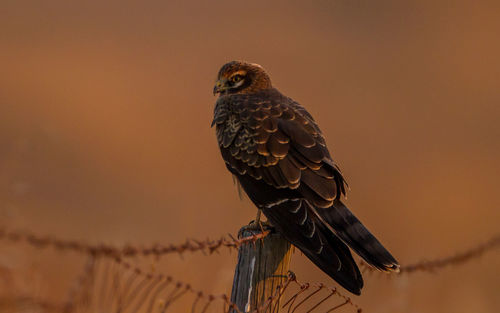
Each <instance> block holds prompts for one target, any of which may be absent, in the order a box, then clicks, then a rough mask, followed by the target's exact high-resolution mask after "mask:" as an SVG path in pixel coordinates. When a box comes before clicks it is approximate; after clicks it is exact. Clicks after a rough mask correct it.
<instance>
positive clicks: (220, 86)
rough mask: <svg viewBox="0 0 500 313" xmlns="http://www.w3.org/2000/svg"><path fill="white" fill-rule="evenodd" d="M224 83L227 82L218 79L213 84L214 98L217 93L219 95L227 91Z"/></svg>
mask: <svg viewBox="0 0 500 313" xmlns="http://www.w3.org/2000/svg"><path fill="white" fill-rule="evenodd" d="M226 82H227V80H226V79H224V78H222V79H219V80H218V81H217V82H215V86H214V96H215V95H216V94H218V93H221V92H223V91H224V90H226V89H227V86H226Z"/></svg>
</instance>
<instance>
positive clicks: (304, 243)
mask: <svg viewBox="0 0 500 313" xmlns="http://www.w3.org/2000/svg"><path fill="white" fill-rule="evenodd" d="M263 212H264V214H265V215H266V217H267V218H268V220H269V221H270V222H271V223H272V224H273V226H274V227H276V229H277V230H278V231H279V232H280V233H281V234H282V235H283V237H285V238H286V239H287V240H288V241H290V242H291V243H292V244H293V245H294V246H296V247H297V248H299V249H300V250H301V251H302V252H303V253H304V254H305V255H306V256H307V257H308V258H309V259H310V260H311V261H312V262H314V264H316V265H317V266H318V267H319V268H320V269H321V270H323V271H324V272H325V273H326V274H328V275H329V276H330V277H332V278H333V279H334V280H335V281H337V282H338V283H339V284H340V285H341V286H342V287H344V288H345V289H347V290H348V291H350V292H352V293H354V294H357V295H359V294H361V288H362V287H363V278H362V276H361V273H360V272H359V269H358V266H357V265H356V262H355V261H354V260H353V258H352V255H351V252H350V250H349V248H348V247H347V246H346V245H345V244H344V243H343V242H342V240H340V239H339V238H338V237H337V236H336V235H335V234H334V233H333V232H332V231H331V230H330V229H328V227H327V226H326V225H324V224H323V222H322V221H321V220H319V219H318V217H317V216H316V214H314V211H313V208H312V207H311V206H310V205H309V204H308V203H307V202H306V201H303V200H299V199H296V200H287V201H285V202H282V203H279V204H276V205H274V206H272V208H263Z"/></svg>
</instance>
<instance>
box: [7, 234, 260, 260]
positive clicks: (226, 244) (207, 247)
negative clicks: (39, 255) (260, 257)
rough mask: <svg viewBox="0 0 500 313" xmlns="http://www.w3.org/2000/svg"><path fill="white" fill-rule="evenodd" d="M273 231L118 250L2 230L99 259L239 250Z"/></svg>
mask: <svg viewBox="0 0 500 313" xmlns="http://www.w3.org/2000/svg"><path fill="white" fill-rule="evenodd" d="M269 233H270V231H265V232H263V233H259V234H255V235H252V236H248V237H245V238H242V239H236V238H234V237H233V236H230V235H229V236H226V237H221V238H220V239H216V240H211V239H205V240H194V239H192V240H189V239H188V240H186V242H184V243H182V244H177V245H174V244H169V245H160V244H155V245H151V246H149V247H140V246H133V245H125V246H124V247H115V246H112V245H106V244H94V245H93V244H89V243H86V242H81V241H76V240H65V239H58V238H53V237H50V236H40V235H36V234H32V233H30V232H26V231H8V230H7V229H5V228H1V227H0V240H2V239H3V240H8V241H11V242H20V241H23V242H26V243H28V244H30V245H32V246H35V247H39V248H45V247H53V248H55V249H56V250H61V251H65V250H68V251H75V252H80V253H85V254H91V255H94V256H95V257H98V256H107V257H112V258H116V257H132V256H138V255H141V256H149V255H153V256H157V257H160V256H163V255H166V254H171V253H178V254H183V253H184V252H196V251H201V252H205V253H206V252H208V253H213V252H216V251H218V250H220V249H222V248H229V249H238V248H239V247H240V246H241V245H243V244H247V243H255V242H256V241H257V240H259V239H262V238H264V237H266V236H267V235H268V234H269Z"/></svg>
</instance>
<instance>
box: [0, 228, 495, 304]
mask: <svg viewBox="0 0 500 313" xmlns="http://www.w3.org/2000/svg"><path fill="white" fill-rule="evenodd" d="M268 234H269V231H266V232H264V233H262V234H256V235H252V236H249V237H245V238H243V239H235V238H233V237H232V236H230V237H229V238H228V237H223V238H221V239H219V240H209V239H207V240H204V241H196V240H188V241H186V242H185V243H183V244H180V245H165V246H162V245H153V246H152V247H151V248H141V247H134V246H130V245H127V246H125V247H123V248H117V247H113V246H109V245H91V244H88V243H84V242H78V241H72V240H62V239H57V238H52V237H47V236H45V237H44V236H37V235H35V234H31V233H28V232H22V231H7V230H6V229H5V228H1V227H0V240H7V241H10V242H24V243H27V244H29V245H31V246H34V247H39V248H47V247H52V248H54V249H55V250H57V251H75V252H79V253H83V254H87V255H90V256H91V258H93V259H97V258H99V259H100V258H101V257H104V258H107V259H111V260H113V261H114V262H113V263H114V264H118V265H119V266H120V267H122V268H124V269H126V270H129V271H131V274H130V275H131V276H129V279H131V277H134V278H133V279H131V281H130V280H129V281H128V282H129V283H130V285H129V284H128V283H125V285H126V291H127V293H128V292H129V291H130V287H131V285H132V284H133V283H134V282H135V279H136V276H137V277H139V276H140V277H142V280H141V281H140V283H139V285H140V286H142V287H138V286H137V285H136V288H134V289H137V288H138V289H139V290H138V292H137V293H136V292H130V293H131V294H134V295H136V296H137V295H138V293H141V292H139V291H144V290H143V287H146V286H148V287H149V288H147V289H148V290H145V291H144V293H143V296H142V297H140V301H139V302H138V303H137V304H136V307H139V306H142V305H143V304H144V303H146V301H147V299H148V297H149V295H150V293H153V294H154V297H152V298H151V300H150V305H149V306H148V312H152V310H153V307H154V301H155V299H156V298H157V296H158V295H159V293H160V292H161V291H162V290H164V288H165V287H167V286H168V285H169V284H170V283H173V282H174V279H173V278H172V277H171V276H165V275H162V274H152V273H147V272H145V271H143V270H142V269H140V268H139V267H136V266H133V265H132V264H131V263H129V262H128V261H126V259H127V257H130V256H136V255H142V256H148V255H155V256H162V255H165V254H169V253H179V254H182V253H184V252H186V251H189V252H195V251H201V252H204V253H206V252H208V253H213V252H215V251H218V250H219V249H221V248H224V247H227V248H229V249H233V248H238V247H240V246H241V245H243V244H247V243H253V244H255V243H256V241H257V240H259V239H262V238H264V237H265V236H267V235H268ZM499 246H500V235H497V236H495V237H493V238H492V239H490V240H488V241H487V242H484V243H481V244H479V245H476V246H475V247H472V248H470V249H468V250H466V251H463V252H461V253H458V254H455V255H452V256H448V257H444V258H440V259H435V260H431V261H421V262H418V263H414V264H410V265H407V266H402V267H401V271H400V273H413V272H417V271H435V270H437V269H441V268H443V267H445V266H448V265H458V264H462V263H465V262H467V261H469V260H471V259H474V258H477V257H479V256H481V255H482V254H484V253H485V252H487V251H489V250H492V249H494V248H497V247H499ZM110 266H111V267H112V264H110ZM362 266H363V267H364V270H368V271H374V270H373V269H372V268H371V267H368V265H366V264H364V263H362ZM107 269H108V270H109V266H108V267H107ZM110 274H114V275H112V276H113V278H112V279H111V285H112V287H114V288H117V285H116V284H118V283H119V282H118V281H117V279H120V278H118V277H116V276H117V275H118V273H117V272H114V273H110ZM105 276H106V275H105ZM118 276H119V275H118ZM103 282H104V284H105V285H108V283H107V280H106V278H105V277H103ZM292 282H293V283H295V285H296V286H297V287H299V290H298V291H297V292H296V293H295V294H294V295H292V296H291V297H290V299H289V300H288V301H286V302H285V304H283V306H282V307H283V308H285V307H286V306H288V312H294V311H295V310H296V309H297V308H298V307H299V306H301V305H302V304H303V303H305V302H306V301H307V300H309V299H310V298H311V297H312V296H314V295H315V294H317V293H319V292H320V291H322V290H328V291H330V292H329V294H328V295H327V296H326V297H324V298H322V300H321V301H319V302H318V303H316V304H315V305H314V306H313V307H312V308H310V309H309V311H308V312H312V311H313V310H315V309H316V308H317V307H318V306H319V305H321V304H322V303H323V302H325V301H326V300H327V299H328V298H330V297H331V296H333V295H337V296H338V297H340V298H342V299H343V300H344V301H343V303H341V304H339V305H336V306H334V307H332V308H331V309H330V310H328V311H327V312H332V311H334V310H336V309H337V308H340V307H342V306H344V305H347V304H350V305H352V306H353V307H355V308H356V309H357V312H361V308H360V307H359V306H358V305H356V304H354V303H353V302H352V301H351V299H350V298H349V297H347V296H345V295H342V294H341V293H339V292H338V290H337V289H336V288H333V287H328V286H326V285H324V284H309V283H300V282H298V281H297V279H296V277H295V276H294V275H290V274H289V275H288V276H287V278H286V280H285V281H284V282H283V283H282V284H280V285H279V286H278V287H277V290H276V293H275V294H274V295H273V296H272V297H269V299H267V300H266V301H265V302H264V303H263V304H262V305H261V306H260V307H259V308H257V309H255V310H253V311H252V312H265V311H267V309H268V308H270V307H271V306H272V305H273V303H274V304H275V307H276V304H277V303H278V301H279V300H280V299H281V298H282V296H283V294H284V292H285V290H287V289H289V288H288V287H289V286H290V284H291V283H292ZM313 287H314V289H315V290H313V291H311V290H310V288H313ZM102 288H105V286H102ZM111 289H112V290H111V295H110V296H111V298H114V296H113V293H118V290H113V288H111ZM186 293H191V294H195V296H196V301H197V302H198V301H201V300H204V301H205V305H204V306H203V309H202V313H204V312H206V311H207V309H208V307H209V306H210V305H211V304H212V303H213V302H214V301H217V300H218V301H221V302H222V304H223V306H224V308H227V310H226V309H225V312H236V313H243V312H241V311H240V310H239V309H238V308H237V307H236V305H235V304H234V303H232V302H231V301H230V300H229V297H228V296H227V295H225V294H223V295H212V294H204V293H203V292H202V291H199V290H195V289H193V288H191V286H190V285H189V284H187V283H184V282H181V281H177V282H176V283H175V288H174V290H173V293H171V294H170V296H169V297H168V300H167V302H165V304H164V307H163V311H165V310H166V309H167V308H168V306H169V305H170V304H171V303H172V302H175V301H176V300H178V299H179V298H180V297H181V296H183V295H184V294H186ZM301 294H306V296H305V297H304V298H303V299H302V300H301V301H300V302H299V303H298V304H296V305H295V306H294V304H295V302H296V301H297V300H298V298H299V297H300V295H301ZM101 296H104V295H103V294H101ZM104 298H107V297H106V296H104ZM101 301H102V300H101ZM101 301H99V302H101ZM133 301H134V299H133V297H128V301H127V303H121V304H120V303H118V306H119V307H122V309H125V308H126V307H127V306H130V305H131V304H132V302H133ZM196 304H197V303H196ZM47 305H48V304H47ZM55 306H57V305H54V307H55ZM66 308H67V307H66ZM194 308H195V304H193V308H192V309H193V310H194ZM262 310H264V311H262Z"/></svg>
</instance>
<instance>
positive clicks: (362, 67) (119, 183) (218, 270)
mask: <svg viewBox="0 0 500 313" xmlns="http://www.w3.org/2000/svg"><path fill="white" fill-rule="evenodd" d="M499 33H500V14H499V5H498V3H496V2H494V1H491V2H489V1H476V2H473V3H472V2H471V3H465V4H462V3H459V2H458V1H452V2H449V1H439V2H436V1H429V2H428V3H424V2H422V1H420V2H419V3H418V4H417V3H410V2H407V1H393V2H387V1H366V2H365V1H316V2H307V3H306V2H305V1H304V2H298V1H293V2H292V1H288V2H281V3H270V2H267V1H266V2H260V3H259V2H255V1H252V2H250V1H244V2H241V1H199V2H189V3H188V2H180V1H179V2H175V3H174V2H172V3H167V1H147V2H137V3H134V2H132V1H123V0H122V1H107V2H103V1H80V2H79V4H75V3H74V2H73V1H2V3H1V4H0V68H1V75H0V219H1V224H4V225H5V224H6V225H8V226H10V227H15V228H20V229H29V230H32V231H33V232H36V233H42V234H52V235H55V236H59V237H66V238H73V239H80V240H86V241H90V242H106V243H111V244H118V245H119V244H124V243H137V244H142V243H152V242H161V243H170V242H173V243H176V242H181V241H183V240H185V238H187V237H189V238H206V237H213V238H217V237H219V236H220V235H223V234H227V233H235V232H236V231H237V230H238V229H239V227H240V226H241V225H243V224H245V223H247V222H248V221H250V220H251V219H253V218H254V214H255V208H254V207H253V205H252V204H251V203H250V202H249V201H248V200H244V201H240V200H239V198H238V195H237V192H236V189H235V187H234V186H233V182H232V179H231V176H230V175H229V173H228V172H227V171H226V169H225V167H224V164H223V162H222V160H221V157H220V155H219V151H218V148H217V145H216V140H215V135H214V130H213V129H211V128H210V122H211V118H212V110H213V104H214V102H215V98H214V97H213V95H212V92H211V91H212V86H213V83H214V79H215V76H216V73H217V71H218V69H219V67H220V66H221V65H222V64H224V63H225V62H226V61H229V60H233V59H244V60H249V61H252V62H256V63H260V64H262V65H263V66H264V67H265V68H266V69H267V70H268V71H269V72H270V74H271V77H272V79H273V82H274V84H275V86H277V87H278V88H279V89H280V90H281V91H282V92H284V93H285V94H287V95H288V96H290V97H292V98H294V99H296V100H297V101H299V102H300V103H302V104H303V105H305V106H306V107H307V108H308V109H309V111H310V112H311V113H312V114H313V116H315V117H316V120H317V121H318V122H319V124H320V125H321V127H322V130H323V132H324V133H325V136H326V138H327V142H328V144H329V146H330V150H331V151H332V153H333V156H334V158H335V160H336V161H337V162H338V163H339V164H340V166H341V168H342V169H343V171H344V173H345V175H346V177H347V180H348V182H349V183H350V186H351V188H352V190H351V192H350V193H349V199H348V204H349V205H350V207H351V208H352V209H353V211H354V212H355V213H356V214H357V215H358V216H359V217H360V219H361V220H363V221H364V222H365V224H367V225H368V226H369V228H370V229H371V230H373V232H374V233H375V234H377V236H378V237H379V238H380V239H381V241H383V242H384V243H385V244H386V246H387V247H388V248H390V250H391V251H392V252H393V254H394V255H395V256H396V257H397V258H398V259H399V260H400V262H401V263H402V264H408V263H411V262H415V261H418V260H421V259H423V258H427V259H430V258H434V257H440V256H445V255H449V254H452V253H454V252H456V251H460V250H463V249H466V248H467V247H470V246H473V245H474V244H476V243H478V242H481V241H483V240H486V239H488V238H490V237H491V236H492V235H493V234H495V233H496V232H498V229H499V227H498V222H499V219H500V213H499V212H500V211H499V207H500V200H499V199H500V198H499V191H500V190H499V183H498V178H499V176H500V162H499V161H500V140H499V138H500V58H499V56H500V40H499V37H498V36H499ZM235 257H236V254H234V253H232V254H227V253H221V255H218V256H215V257H204V256H200V255H198V254H197V255H189V254H186V255H184V258H183V259H182V260H181V259H180V258H179V257H178V256H170V257H168V258H165V259H164V260H162V270H163V271H165V272H166V273H171V274H173V275H174V276H175V275H176V276H177V277H180V278H182V279H183V280H186V281H188V282H190V283H192V285H193V286H195V287H198V288H201V289H203V290H206V291H210V292H213V293H222V292H228V291H229V290H230V286H231V280H232V274H233V269H234V264H235V261H236V260H235ZM79 262H80V263H79ZM81 262H82V261H79V258H77V257H75V256H74V255H72V254H67V255H62V256H61V255H59V254H54V253H50V251H47V252H40V251H39V250H35V249H32V248H29V247H25V246H16V247H12V246H6V245H5V244H2V245H0V265H1V266H2V267H3V268H9V269H11V270H13V271H15V272H16V273H19V274H20V275H22V273H28V274H26V277H27V278H26V279H27V280H28V281H27V282H25V283H26V285H30V286H31V287H30V288H33V289H36V290H35V291H36V292H37V293H39V294H41V295H43V296H46V297H49V298H54V299H57V298H59V297H64V296H65V295H66V293H67V289H68V284H70V283H71V281H72V279H74V275H76V273H77V272H78V270H79V268H80V266H81ZM201 264H202V266H201ZM292 269H293V270H294V271H295V272H296V273H297V275H298V276H299V277H300V278H301V279H302V280H308V281H323V282H327V283H329V284H332V285H333V284H334V283H333V282H332V281H331V280H329V279H328V278H327V277H326V276H325V275H324V274H322V273H321V272H320V271H318V270H316V269H315V268H314V267H313V266H312V264H311V263H309V261H308V260H307V259H306V258H305V257H303V256H301V255H300V254H299V253H296V254H295V256H294V259H293V263H292ZM499 269H500V256H499V254H498V251H494V252H491V253H489V254H487V255H485V256H483V257H482V258H481V259H478V260H476V261H474V262H471V263H468V264H466V265H463V266H460V267H455V268H449V269H445V270H443V271H442V272H440V273H438V274H435V275H432V274H426V273H418V274H414V275H412V276H406V277H401V278H395V279H392V280H387V279H384V278H383V277H379V276H377V275H374V276H368V277H367V278H366V284H365V288H364V294H363V296H361V297H357V298H356V299H355V300H356V302H357V303H359V304H360V305H361V306H362V307H363V308H364V309H365V311H368V312H498V311H499V310H500V298H499V297H498V291H499V288H500V270H499ZM33 286H34V287H33ZM185 310H188V309H179V312H182V311H185ZM344 311H346V312H349V311H352V309H349V308H346V309H345V310H344Z"/></svg>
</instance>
